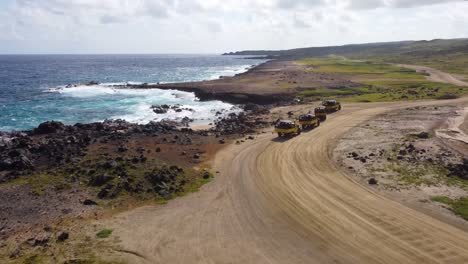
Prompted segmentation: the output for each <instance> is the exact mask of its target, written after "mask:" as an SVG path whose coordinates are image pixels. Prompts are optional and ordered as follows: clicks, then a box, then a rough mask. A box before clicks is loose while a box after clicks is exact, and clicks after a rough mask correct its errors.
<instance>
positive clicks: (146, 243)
mask: <svg viewBox="0 0 468 264" xmlns="http://www.w3.org/2000/svg"><path fill="white" fill-rule="evenodd" d="M456 101H457V102H458V103H462V104H465V105H466V104H468V99H459V100H456ZM454 102H455V101H454V100H452V101H450V103H451V104H453V103H454ZM442 103H446V104H447V102H441V101H439V102H437V104H442ZM410 104H411V105H427V104H434V103H431V102H417V103H391V104H390V103H389V104H355V105H349V106H346V107H345V111H342V112H339V113H336V114H333V115H332V116H330V118H329V120H327V121H326V122H325V123H323V124H322V125H321V126H320V127H319V128H318V129H315V130H313V131H310V132H306V133H303V134H302V135H301V136H299V137H295V138H292V139H290V140H278V139H276V137H275V135H272V134H266V135H263V136H261V137H259V138H257V139H255V140H254V141H251V142H248V143H244V144H242V145H233V146H230V147H228V148H227V149H225V150H223V151H222V152H221V153H219V154H218V155H217V156H216V159H215V161H214V167H215V169H217V170H219V171H220V173H219V174H218V175H217V176H216V179H215V180H214V181H213V182H212V183H210V184H208V185H206V186H205V187H204V188H203V189H202V190H201V191H200V192H199V193H194V194H192V195H190V196H189V197H185V198H181V199H177V200H175V201H172V202H170V203H169V204H168V205H166V206H161V207H143V208H139V209H136V210H133V211H129V212H126V213H124V214H122V215H120V216H118V217H117V218H114V219H111V220H109V222H107V223H104V224H105V225H106V226H111V227H112V228H114V229H115V232H114V233H115V235H117V236H119V238H120V239H121V246H122V248H123V249H124V250H125V251H126V252H132V253H131V254H125V255H124V256H125V258H127V260H128V261H129V262H130V263H468V234H467V233H465V232H463V231H461V230H459V229H456V228H455V227H452V226H450V225H448V224H445V223H442V222H440V221H438V220H435V219H433V218H431V217H429V216H426V215H424V214H422V213H420V212H417V211H414V210H412V209H409V208H407V207H405V206H403V205H401V204H399V203H396V202H394V201H391V200H389V199H387V198H384V197H382V196H380V195H379V194H378V193H376V192H374V191H372V190H371V189H369V188H367V187H365V186H361V185H359V184H358V183H356V182H354V181H353V180H352V179H351V178H349V177H347V176H346V175H344V173H343V172H341V171H340V170H339V169H338V168H337V166H336V165H335V164H334V162H333V161H332V159H331V152H332V150H333V147H334V144H335V143H336V140H337V139H338V138H339V137H342V136H343V135H344V134H345V133H346V132H347V131H348V130H349V129H351V128H352V127H354V126H356V125H359V124H360V123H362V122H363V121H365V120H367V119H369V118H372V117H374V116H376V115H378V114H380V113H383V112H385V111H389V110H393V109H398V108H401V107H407V106H408V105H410Z"/></svg>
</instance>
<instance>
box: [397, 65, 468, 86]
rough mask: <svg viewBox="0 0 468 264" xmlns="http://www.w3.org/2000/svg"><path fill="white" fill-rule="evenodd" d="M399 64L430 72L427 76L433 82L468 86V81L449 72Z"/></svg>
mask: <svg viewBox="0 0 468 264" xmlns="http://www.w3.org/2000/svg"><path fill="white" fill-rule="evenodd" d="M397 66H400V67H403V68H408V69H413V70H416V71H418V72H426V73H428V74H429V76H427V79H428V80H430V81H433V82H442V83H451V84H453V85H457V86H468V83H467V82H464V81H461V80H459V79H457V78H456V77H454V76H453V75H451V74H449V73H446V72H442V71H439V70H436V69H433V68H429V67H425V66H419V65H408V64H397Z"/></svg>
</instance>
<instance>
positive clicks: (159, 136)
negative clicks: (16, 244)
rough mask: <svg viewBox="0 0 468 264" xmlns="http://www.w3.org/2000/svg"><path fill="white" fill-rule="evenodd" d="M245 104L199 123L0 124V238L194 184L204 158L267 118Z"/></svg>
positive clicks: (166, 195) (263, 110)
mask: <svg viewBox="0 0 468 264" xmlns="http://www.w3.org/2000/svg"><path fill="white" fill-rule="evenodd" d="M244 108H245V110H246V111H245V112H241V113H239V114H235V113H231V114H230V115H229V116H226V117H224V118H219V119H218V120H217V121H216V122H214V123H213V127H212V128H210V129H207V130H198V131H195V130H192V129H191V128H187V127H183V126H182V125H181V124H180V123H178V122H174V121H161V122H150V123H148V124H146V125H139V124H134V123H129V122H126V121H124V120H107V121H104V122H97V123H91V124H75V125H64V124H63V123H61V122H56V121H49V122H45V123H42V124H40V125H39V126H38V127H37V128H35V129H33V130H30V131H21V132H0V193H1V195H0V198H1V199H0V238H2V239H6V238H8V237H10V236H11V235H14V234H15V233H17V232H18V231H20V230H29V229H30V228H32V227H34V226H38V225H39V226H41V225H42V226H43V225H47V224H48V223H50V222H53V221H57V220H60V219H63V218H70V217H71V218H75V217H83V216H84V215H86V214H89V213H91V212H95V211H102V210H104V209H105V208H106V206H107V205H109V204H114V203H115V202H116V201H121V200H125V199H127V198H125V197H132V199H137V200H148V199H149V200H154V199H156V200H159V199H162V200H167V199H171V198H173V197H175V196H178V195H179V194H182V193H184V192H186V191H188V190H189V189H192V188H198V186H199V185H200V184H202V183H203V182H205V181H206V180H209V179H210V178H211V177H212V174H213V172H210V171H209V170H207V169H203V168H208V167H206V166H205V165H202V164H205V162H206V161H208V160H209V159H210V158H211V157H212V156H213V155H214V154H215V153H216V151H218V150H219V149H221V148H222V147H223V146H224V145H225V144H226V143H228V142H229V141H233V140H242V138H243V137H247V135H255V134H256V133H257V131H259V129H262V128H265V127H268V126H269V125H270V120H269V119H268V113H269V109H268V108H267V107H263V106H258V105H253V104H247V105H246V106H245V107H244ZM26 204H27V205H28V206H26Z"/></svg>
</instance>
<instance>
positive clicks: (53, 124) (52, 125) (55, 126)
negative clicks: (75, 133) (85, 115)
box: [34, 121, 65, 134]
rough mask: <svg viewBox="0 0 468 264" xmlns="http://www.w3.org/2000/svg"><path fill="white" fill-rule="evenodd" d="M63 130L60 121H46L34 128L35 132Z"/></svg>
mask: <svg viewBox="0 0 468 264" xmlns="http://www.w3.org/2000/svg"><path fill="white" fill-rule="evenodd" d="M63 130H65V125H64V124H63V123H62V122H57V121H47V122H44V123H42V124H40V125H39V126H38V127H37V128H36V129H34V133H35V134H51V133H57V132H60V131H63Z"/></svg>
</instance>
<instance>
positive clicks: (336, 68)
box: [298, 57, 468, 102]
mask: <svg viewBox="0 0 468 264" xmlns="http://www.w3.org/2000/svg"><path fill="white" fill-rule="evenodd" d="M299 63H301V64H303V65H306V66H307V67H308V68H307V71H311V72H320V73H337V74H340V75H343V76H345V77H347V78H349V79H351V80H353V81H354V82H355V83H359V84H361V85H360V86H357V87H347V88H340V89H331V88H316V89H309V90H305V91H302V92H300V93H299V95H298V97H299V98H301V99H305V98H315V99H329V98H333V99H340V100H342V101H345V102H386V101H410V100H424V99H454V98H458V97H460V96H462V95H464V94H467V93H468V89H466V88H463V87H458V86H455V85H451V84H445V83H436V82H431V81H428V80H426V78H425V76H424V75H423V74H420V73H417V72H416V71H414V70H411V69H405V68H402V67H398V66H393V65H389V64H385V63H379V62H369V61H360V60H347V59H343V58H339V57H330V58H308V59H303V60H300V61H299Z"/></svg>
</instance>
